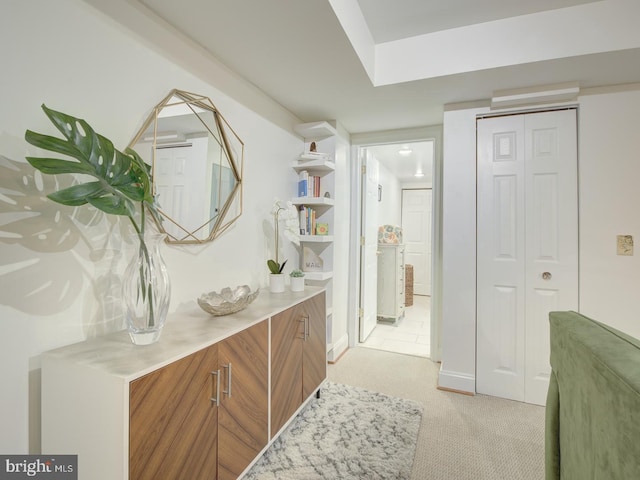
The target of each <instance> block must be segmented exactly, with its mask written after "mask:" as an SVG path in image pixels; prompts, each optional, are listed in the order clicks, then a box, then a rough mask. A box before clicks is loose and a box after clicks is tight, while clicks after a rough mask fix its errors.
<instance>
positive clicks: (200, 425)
mask: <svg viewBox="0 0 640 480" xmlns="http://www.w3.org/2000/svg"><path fill="white" fill-rule="evenodd" d="M216 358H217V345H213V346H211V347H208V348H205V349H204V350H200V351H199V352H196V353H194V354H192V355H189V356H188V357H185V358H183V359H181V360H178V361H176V362H174V363H172V364H170V365H167V366H166V367H163V368H160V369H159V370H156V371H154V372H151V373H149V374H147V375H145V376H143V377H141V378H138V379H136V380H134V381H133V382H131V384H130V387H129V479H130V480H147V479H148V480H157V479H159V478H163V479H176V480H178V479H184V480H199V479H203V480H204V479H209V480H210V479H213V478H216V470H217V454H216V452H217V430H218V429H217V409H216V406H215V405H214V404H213V402H212V401H211V396H212V388H215V380H214V379H213V377H212V375H211V371H212V370H213V369H214V367H215V365H216V364H217V362H216Z"/></svg>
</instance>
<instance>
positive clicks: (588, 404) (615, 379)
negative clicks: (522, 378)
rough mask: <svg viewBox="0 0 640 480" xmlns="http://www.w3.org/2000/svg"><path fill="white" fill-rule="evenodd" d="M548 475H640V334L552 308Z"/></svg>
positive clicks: (590, 479) (580, 478)
mask: <svg viewBox="0 0 640 480" xmlns="http://www.w3.org/2000/svg"><path fill="white" fill-rule="evenodd" d="M549 321H550V327H551V368H552V374H551V378H550V382H549V392H548V396H547V406H546V431H545V463H546V465H545V467H546V468H545V472H546V479H547V480H552V479H563V480H600V479H602V480H615V479H620V480H622V479H625V480H627V479H640V341H638V340H637V339H635V338H633V337H630V336H629V335H626V334H624V333H622V332H619V331H617V330H615V329H613V328H611V327H608V326H607V325H604V324H602V323H599V322H596V321H594V320H591V319H589V318H587V317H585V316H584V315H581V314H579V313H576V312H551V313H550V314H549Z"/></svg>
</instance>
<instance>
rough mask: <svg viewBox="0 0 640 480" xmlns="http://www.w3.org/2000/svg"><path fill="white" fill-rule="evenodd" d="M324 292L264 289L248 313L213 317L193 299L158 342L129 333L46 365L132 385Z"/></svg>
mask: <svg viewBox="0 0 640 480" xmlns="http://www.w3.org/2000/svg"><path fill="white" fill-rule="evenodd" d="M322 291H324V289H323V288H320V287H310V286H306V287H305V290H304V291H303V292H291V291H288V290H287V291H285V292H283V293H270V292H269V291H268V290H267V289H264V290H261V291H260V294H259V295H258V297H257V298H256V299H255V300H254V301H253V303H252V304H251V305H249V306H248V307H247V308H245V309H244V310H242V311H240V312H237V313H235V314H232V315H226V316H222V317H215V316H213V315H210V314H208V313H206V312H205V311H203V310H202V309H201V308H200V307H199V306H198V304H197V302H196V301H195V300H194V301H193V304H191V303H189V304H187V305H186V306H181V307H180V309H179V310H180V311H177V312H174V313H171V314H170V315H169V316H168V317H167V321H166V323H165V326H164V328H163V329H162V334H161V335H160V340H159V341H158V342H156V343H154V344H151V345H145V346H140V345H134V344H133V343H132V342H131V339H130V338H129V334H128V332H127V331H126V330H122V331H119V332H115V333H112V334H109V335H104V336H100V337H96V338H93V339H90V340H86V341H84V342H80V343H75V344H72V345H67V346H65V347H61V348H58V349H55V350H51V351H49V352H45V353H43V355H42V361H43V366H44V365H45V364H46V362H47V361H63V362H69V363H73V364H77V365H82V366H84V367H90V368H94V369H96V370H98V371H100V372H103V373H105V374H108V375H110V376H115V377H121V378H122V380H123V381H126V382H129V381H131V380H133V379H135V378H138V377H140V376H142V375H145V374H147V373H149V372H151V371H153V370H156V369H157V368H160V367H163V366H164V365H167V364H169V363H171V362H174V361H176V360H178V359H180V358H183V357H185V356H187V355H190V354H192V353H194V352H197V351H198V350H201V349H203V348H206V347H208V346H209V345H213V344H214V343H217V342H219V341H221V340H224V339H225V338H227V337H230V336H231V335H233V334H235V333H238V332H240V331H242V330H245V329H246V328H248V327H250V326H252V325H254V324H256V323H259V322H260V321H262V320H265V319H267V318H269V317H272V316H273V315H276V314H278V313H280V312H282V311H284V310H286V309H288V308H289V307H292V306H294V305H296V304H298V303H300V302H303V301H305V300H307V299H309V298H311V297H313V296H315V295H317V294H318V293H320V292H322Z"/></svg>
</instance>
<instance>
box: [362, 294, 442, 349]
mask: <svg viewBox="0 0 640 480" xmlns="http://www.w3.org/2000/svg"><path fill="white" fill-rule="evenodd" d="M430 302H431V297H427V296H424V295H414V297H413V305H412V306H410V307H407V308H406V309H405V314H404V317H402V318H401V319H399V320H398V322H397V323H396V324H395V325H392V324H391V323H388V322H378V324H377V325H376V328H374V329H373V332H371V335H369V338H367V340H366V341H365V342H364V343H361V344H360V345H359V346H361V347H368V348H375V349H378V350H386V351H387V352H395V353H404V354H406V355H415V356H418V357H429V354H430V347H431V345H430V342H431V340H430V334H431V322H430V314H431V311H430V307H431V305H430Z"/></svg>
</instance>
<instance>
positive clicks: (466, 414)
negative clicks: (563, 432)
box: [329, 348, 544, 480]
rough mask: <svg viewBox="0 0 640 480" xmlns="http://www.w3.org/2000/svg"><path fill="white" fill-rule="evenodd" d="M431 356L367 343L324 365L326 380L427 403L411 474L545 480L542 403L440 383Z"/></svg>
mask: <svg viewBox="0 0 640 480" xmlns="http://www.w3.org/2000/svg"><path fill="white" fill-rule="evenodd" d="M438 370H439V365H438V364H436V363H433V362H431V360H429V359H426V358H420V357H412V356H408V355H400V354H394V353H389V352H383V351H380V350H373V349H369V348H354V349H351V350H349V351H348V352H347V353H346V354H345V355H344V356H343V357H342V358H341V359H340V360H339V361H338V363H337V364H334V365H330V366H329V380H331V381H333V382H338V383H343V384H347V385H354V386H358V387H363V388H366V389H368V390H371V391H377V392H381V393H385V394H387V395H391V396H395V397H400V398H407V399H411V400H415V401H418V402H420V403H422V404H423V405H424V410H423V415H422V423H421V426H420V430H419V433H418V444H417V447H416V455H415V459H414V464H413V469H412V474H411V479H412V480H467V479H468V480H483V479H486V480H502V479H504V480H542V479H544V408H543V407H538V406H535V405H528V404H524V403H520V402H514V401H510V400H504V399H500V398H495V397H489V396H485V395H476V396H467V395H461V394H456V393H451V392H444V391H441V390H437V389H436V386H437V376H438Z"/></svg>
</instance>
